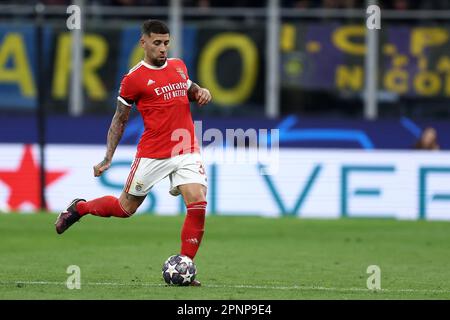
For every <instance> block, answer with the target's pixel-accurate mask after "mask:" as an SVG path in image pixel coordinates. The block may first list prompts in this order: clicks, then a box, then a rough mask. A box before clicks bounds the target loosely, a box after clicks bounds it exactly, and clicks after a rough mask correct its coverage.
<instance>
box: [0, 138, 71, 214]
mask: <svg viewBox="0 0 450 320" xmlns="http://www.w3.org/2000/svg"><path fill="white" fill-rule="evenodd" d="M66 173H67V171H65V170H51V171H50V170H47V171H46V172H45V186H46V187H47V186H49V185H51V184H53V183H54V182H55V181H57V180H58V179H60V178H61V177H62V176H64V175H65V174H66ZM0 183H3V184H4V185H6V186H7V187H8V188H9V196H8V199H7V204H8V206H9V208H10V209H12V210H18V209H19V208H20V206H21V205H23V204H26V203H28V204H32V205H33V207H34V208H35V209H37V208H39V207H40V199H41V195H40V184H41V182H40V166H39V164H38V163H36V161H35V159H34V157H33V152H32V147H31V145H26V146H25V148H24V151H23V155H22V158H21V160H20V163H19V166H18V167H17V168H16V169H15V170H0Z"/></svg>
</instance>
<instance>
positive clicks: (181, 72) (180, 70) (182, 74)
mask: <svg viewBox="0 0 450 320" xmlns="http://www.w3.org/2000/svg"><path fill="white" fill-rule="evenodd" d="M177 72H178V73H179V74H180V76H181V77H182V78H183V79H184V80H186V78H187V77H186V75H185V74H184V71H183V69H181V68H177Z"/></svg>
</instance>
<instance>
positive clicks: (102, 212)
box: [77, 196, 131, 218]
mask: <svg viewBox="0 0 450 320" xmlns="http://www.w3.org/2000/svg"><path fill="white" fill-rule="evenodd" d="M77 211H78V213H79V214H80V215H81V216H84V215H85V214H89V213H90V214H93V215H94V216H100V217H105V218H108V217H111V216H113V217H118V218H128V217H131V214H130V213H128V212H126V211H125V210H124V209H123V208H122V206H121V205H120V203H119V199H117V198H116V197H113V196H104V197H101V198H97V199H94V200H91V201H87V202H84V201H80V202H78V203H77Z"/></svg>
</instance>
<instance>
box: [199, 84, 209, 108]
mask: <svg viewBox="0 0 450 320" xmlns="http://www.w3.org/2000/svg"><path fill="white" fill-rule="evenodd" d="M195 98H196V100H197V103H198V104H199V105H200V106H204V105H205V104H207V103H208V102H210V101H211V93H210V92H209V90H208V89H206V88H200V89H198V91H197V94H196V97H195Z"/></svg>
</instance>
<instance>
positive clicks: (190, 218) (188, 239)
mask: <svg viewBox="0 0 450 320" xmlns="http://www.w3.org/2000/svg"><path fill="white" fill-rule="evenodd" d="M205 211H206V201H199V202H193V203H190V204H188V205H187V213H186V218H185V219H184V224H183V229H182V230H181V254H182V255H185V256H188V257H189V258H191V259H194V257H195V255H196V253H197V250H198V247H199V246H200V243H201V242H202V238H203V233H204V232H205V229H204V227H205Z"/></svg>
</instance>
